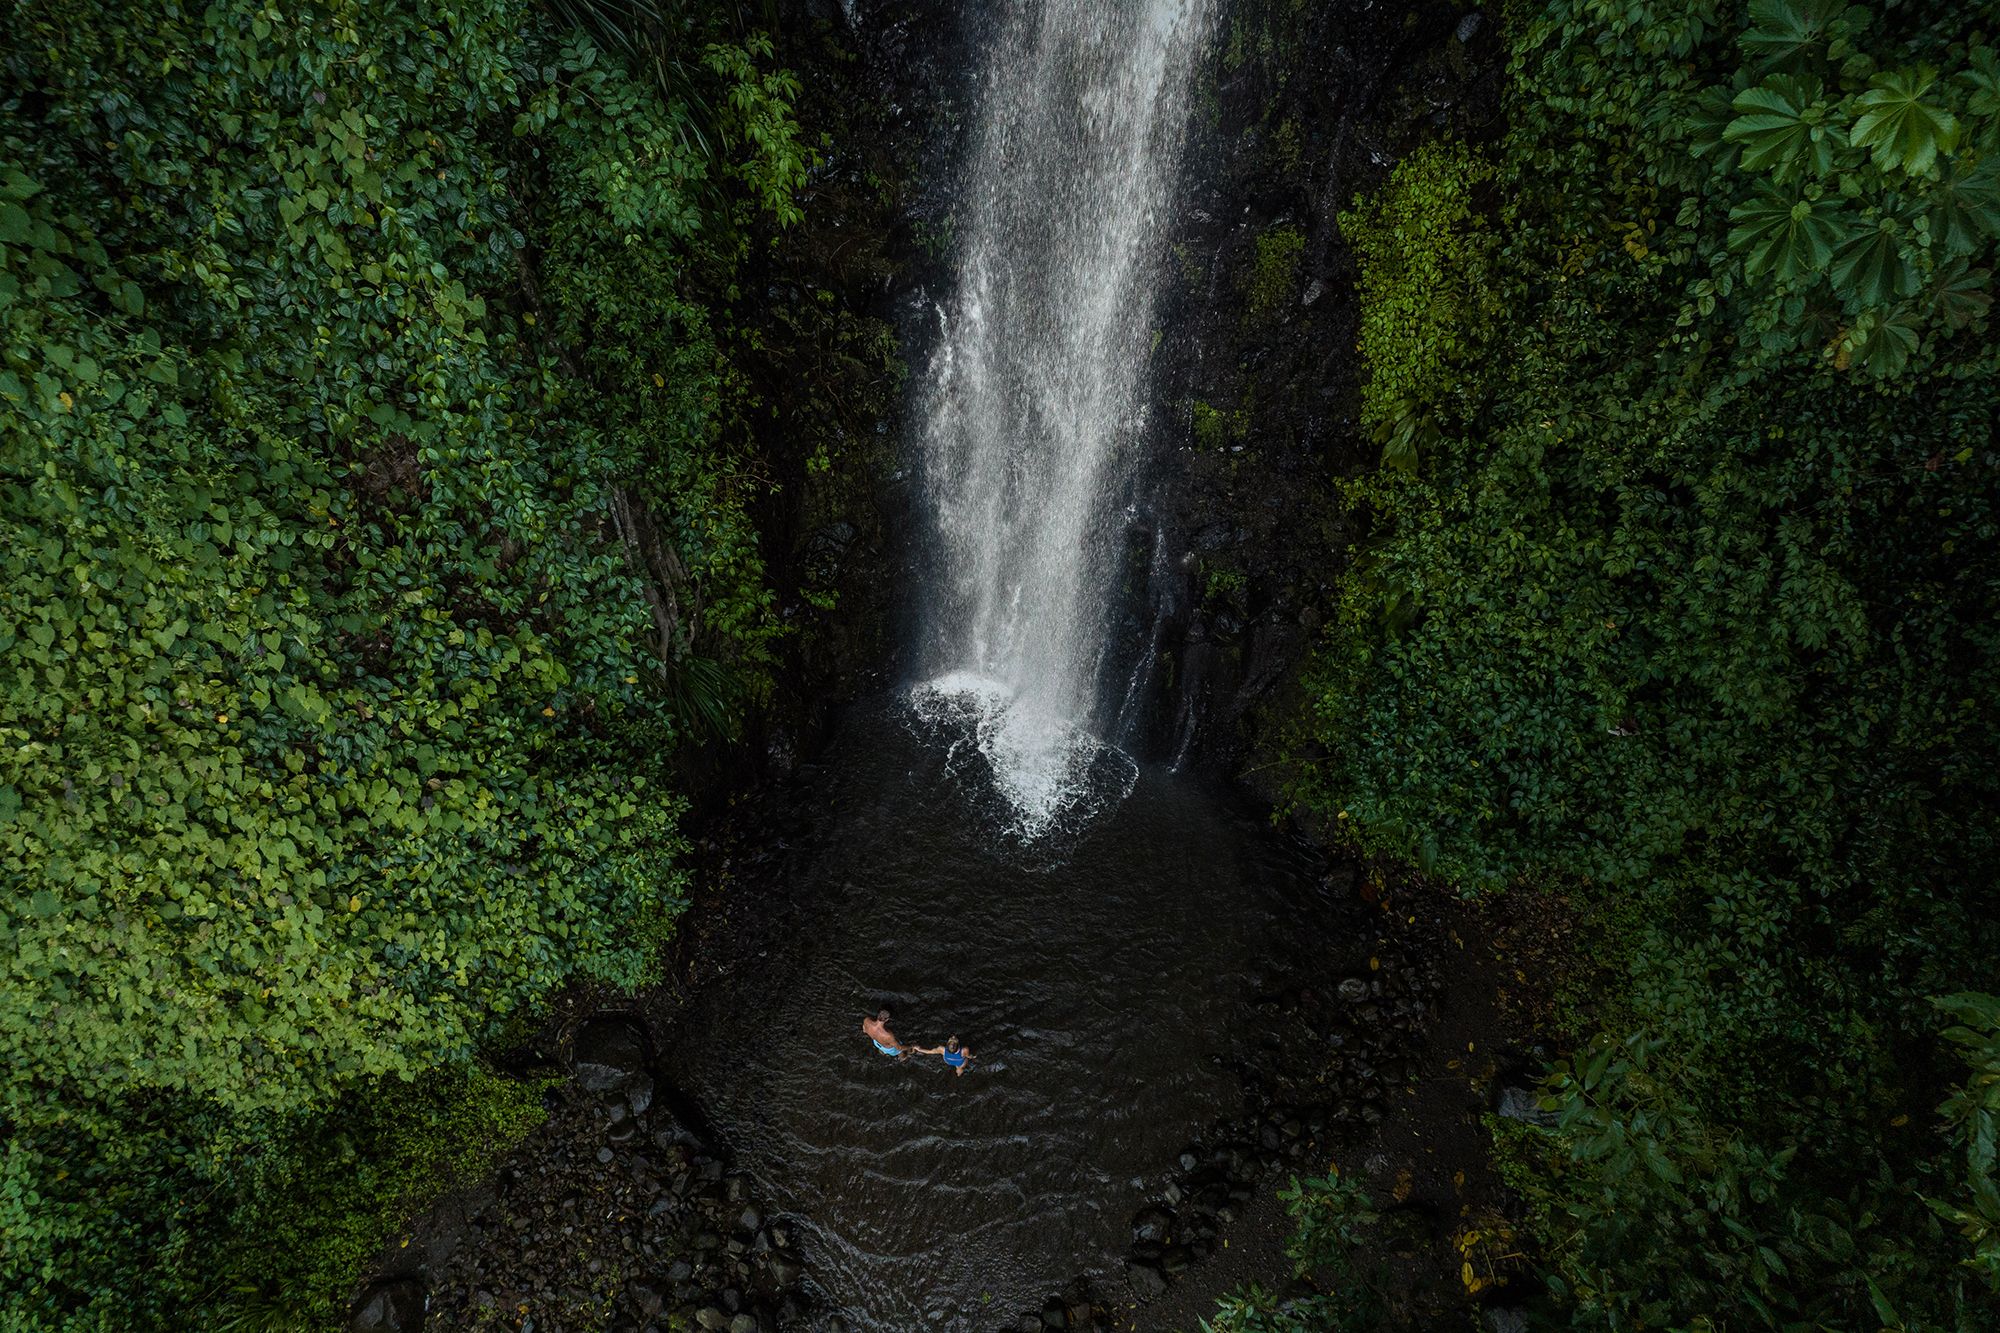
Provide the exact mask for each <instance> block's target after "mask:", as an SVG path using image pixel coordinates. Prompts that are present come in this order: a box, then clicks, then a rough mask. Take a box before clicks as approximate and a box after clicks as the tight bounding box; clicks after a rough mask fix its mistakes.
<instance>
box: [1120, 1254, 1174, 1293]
mask: <svg viewBox="0 0 2000 1333" xmlns="http://www.w3.org/2000/svg"><path fill="white" fill-rule="evenodd" d="M1125 1277H1126V1280H1127V1281H1129V1282H1130V1283H1131V1284H1132V1294H1133V1295H1134V1296H1136V1297H1138V1298H1139V1299H1140V1300H1142V1301H1150V1300H1152V1299H1153V1298H1154V1297H1155V1296H1160V1295H1163V1294H1165V1292H1166V1290H1167V1275H1166V1274H1165V1273H1162V1272H1161V1271H1160V1270H1159V1269H1158V1268H1156V1267H1155V1266H1154V1265H1152V1264H1148V1263H1141V1262H1139V1261H1138V1260H1136V1259H1135V1260H1132V1261H1131V1262H1129V1263H1127V1264H1126V1265H1125Z"/></svg>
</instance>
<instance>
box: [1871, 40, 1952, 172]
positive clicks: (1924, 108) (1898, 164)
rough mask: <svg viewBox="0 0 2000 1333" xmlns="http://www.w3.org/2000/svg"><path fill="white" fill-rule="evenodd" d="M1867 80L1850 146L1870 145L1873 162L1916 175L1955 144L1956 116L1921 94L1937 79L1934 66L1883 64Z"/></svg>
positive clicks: (1928, 90)
mask: <svg viewBox="0 0 2000 1333" xmlns="http://www.w3.org/2000/svg"><path fill="white" fill-rule="evenodd" d="M1869 82H1870V83H1872V84H1873V85H1874V86H1873V87H1872V88H1870V89H1869V90H1868V91H1867V92H1865V93H1863V94H1861V98H1860V101H1861V106H1862V107H1863V108H1864V110H1863V111H1862V113H1861V115H1860V118H1859V119H1857V120H1856V121H1855V122H1854V128H1853V130H1852V131H1850V133H1849V135H1848V138H1849V139H1851V140H1852V141H1853V143H1854V146H1855V147H1856V148H1870V149H1873V150H1874V153H1875V165H1876V167H1877V168H1879V169H1880V170H1882V171H1889V170H1892V169H1895V170H1901V171H1904V172H1907V173H1909V174H1910V175H1912V176H1920V175H1923V174H1924V173H1925V172H1927V171H1929V170H1930V169H1931V167H1932V166H1933V165H1934V164H1935V163H1936V162H1937V158H1938V154H1939V153H1949V152H1950V151H1951V150H1952V149H1953V148H1954V147H1956V146H1957V144H1958V117H1956V116H1954V115H1952V114H1951V112H1950V111H1947V110H1946V109H1945V108H1944V107H1943V106H1941V105H1939V104H1937V103H1935V102H1927V101H1925V100H1924V96H1925V94H1927V93H1929V92H1930V90H1931V87H1932V86H1933V85H1934V84H1936V83H1937V71H1936V70H1934V69H1932V68H1930V67H1929V66H1927V65H1926V66H1920V67H1918V68H1916V69H1897V70H1889V71H1887V72H1885V73H1882V74H1877V75H1876V76H1875V77H1874V78H1873V79H1871V80H1869Z"/></svg>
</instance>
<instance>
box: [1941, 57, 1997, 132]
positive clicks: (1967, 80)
mask: <svg viewBox="0 0 2000 1333" xmlns="http://www.w3.org/2000/svg"><path fill="white" fill-rule="evenodd" d="M1966 64H1967V66H1968V67H1967V68H1965V69H1962V70H1960V71H1959V72H1958V74H1957V75H1956V77H1955V78H1954V80H1953V81H1954V82H1955V83H1957V84H1958V85H1959V86H1960V87H1961V88H1964V89H1965V90H1966V92H1967V94H1968V95H1967V97H1966V101H1965V113H1966V114H1967V115H1968V116H1972V117H1974V118H1976V119H1978V120H1982V121H1984V122H1985V124H1983V125H1981V126H1980V127H1979V143H1980V144H1981V146H1983V147H1989V148H1990V147H1993V146H1995V145H1996V144H2000V53H1996V52H1995V51H1994V49H1993V48H1992V47H1990V46H1978V47H1974V48H1973V50H1972V54H1971V55H1970V56H1969V57H1967V60H1966Z"/></svg>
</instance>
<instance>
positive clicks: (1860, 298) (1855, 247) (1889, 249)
mask: <svg viewBox="0 0 2000 1333" xmlns="http://www.w3.org/2000/svg"><path fill="white" fill-rule="evenodd" d="M1831 277H1832V279H1833V288H1834V290H1835V291H1836V292H1839V293H1840V295H1841V297H1842V299H1844V300H1846V301H1847V302H1848V303H1849V304H1850V305H1851V306H1852V307H1854V308H1855V309H1868V308H1870V307H1881V306H1887V305H1889V304H1891V303H1893V302H1894V301H1895V300H1896V299H1897V298H1898V297H1903V296H1910V295H1912V294H1914V293H1915V292H1916V290H1917V283H1918V275H1917V268H1916V265H1914V264H1912V263H1911V262H1910V261H1909V260H1908V259H1907V258H1905V257H1904V255H1903V245H1902V229H1901V228H1899V227H1897V226H1896V225H1895V223H1894V221H1893V220H1889V219H1884V220H1883V221H1882V222H1881V223H1880V224H1879V225H1877V226H1875V227H1872V228H1870V229H1869V230H1867V231H1863V232H1858V233H1856V234H1855V235H1853V236H1851V237H1849V238H1848V240H1847V241H1846V243H1845V244H1843V245H1842V246H1841V247H1840V249H1839V250H1838V252H1836V253H1835V255H1834V257H1833V269H1832V273H1831Z"/></svg>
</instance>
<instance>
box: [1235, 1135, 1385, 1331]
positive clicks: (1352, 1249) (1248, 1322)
mask: <svg viewBox="0 0 2000 1333" xmlns="http://www.w3.org/2000/svg"><path fill="white" fill-rule="evenodd" d="M1278 1199H1279V1201H1280V1202H1282V1203H1283V1204H1284V1205H1285V1212H1286V1213H1287V1214H1288V1215H1289V1216H1290V1218H1291V1221H1292V1234H1291V1238H1290V1239H1289V1240H1288V1241H1287V1242H1286V1244H1285V1253H1286V1255H1287V1256H1289V1257H1290V1259H1291V1261H1292V1272H1293V1276H1294V1277H1296V1278H1299V1279H1310V1280H1312V1282H1313V1284H1314V1286H1315V1288H1316V1289H1315V1290H1312V1291H1309V1292H1307V1293H1305V1294H1302V1295H1293V1296H1286V1297H1279V1296H1275V1295H1273V1294H1272V1293H1270V1292H1268V1291H1266V1290H1264V1289H1263V1288H1262V1287H1259V1286H1256V1285H1254V1284H1253V1285H1251V1286H1248V1287H1245V1288H1244V1289H1243V1290H1241V1291H1237V1292H1233V1293H1231V1294H1230V1295H1228V1296H1224V1297H1222V1298H1221V1299H1220V1300H1219V1301H1218V1302H1217V1303H1216V1314H1215V1320H1214V1322H1212V1323H1211V1322H1209V1321H1206V1320H1204V1321H1203V1322H1202V1328H1203V1330H1204V1333H1364V1331H1365V1330H1373V1329H1377V1328H1380V1327H1382V1318H1383V1311H1382V1306H1381V1302H1380V1300H1379V1298H1378V1297H1377V1295H1376V1292H1375V1290H1374V1287H1373V1286H1372V1285H1371V1282H1370V1280H1369V1279H1370V1277H1371V1274H1370V1273H1369V1272H1368V1271H1367V1269H1366V1267H1365V1266H1364V1264H1363V1263H1362V1260H1361V1256H1362V1253H1363V1252H1364V1251H1365V1249H1366V1247H1367V1245H1368V1244H1369V1242H1370V1237H1371V1230H1372V1228H1373V1227H1374V1226H1375V1224H1376V1223H1377V1222H1378V1221H1379V1220H1380V1218H1379V1215H1378V1214H1377V1213H1376V1212H1375V1203H1374V1201H1373V1200H1372V1199H1370V1198H1369V1197H1368V1192H1367V1191H1366V1190H1364V1189H1362V1188H1361V1186H1360V1185H1359V1184H1357V1183H1355V1182H1353V1181H1349V1180H1343V1179H1341V1178H1340V1177H1339V1176H1338V1175H1334V1174H1328V1175H1326V1176H1323V1177H1318V1178H1308V1179H1307V1180H1305V1181H1303V1182H1301V1181H1299V1180H1298V1179H1297V1178H1296V1177H1295V1178H1294V1179H1293V1180H1292V1182H1291V1185H1290V1187H1289V1188H1287V1189H1283V1190H1280V1191H1278Z"/></svg>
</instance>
